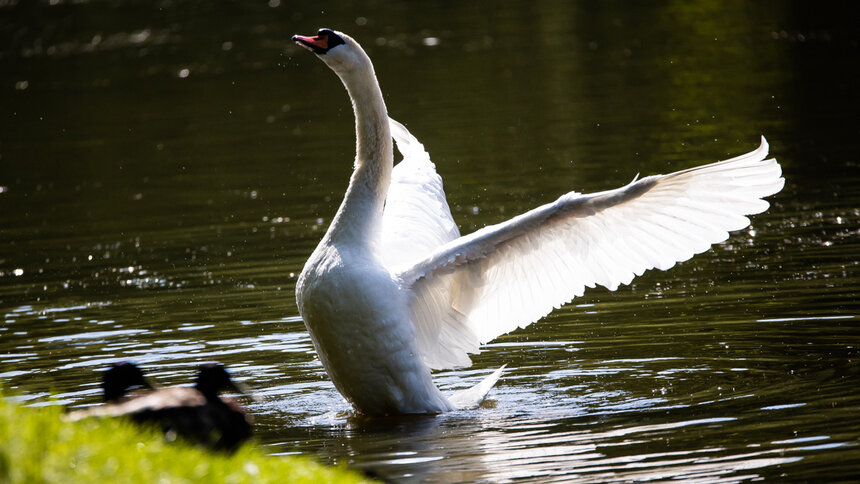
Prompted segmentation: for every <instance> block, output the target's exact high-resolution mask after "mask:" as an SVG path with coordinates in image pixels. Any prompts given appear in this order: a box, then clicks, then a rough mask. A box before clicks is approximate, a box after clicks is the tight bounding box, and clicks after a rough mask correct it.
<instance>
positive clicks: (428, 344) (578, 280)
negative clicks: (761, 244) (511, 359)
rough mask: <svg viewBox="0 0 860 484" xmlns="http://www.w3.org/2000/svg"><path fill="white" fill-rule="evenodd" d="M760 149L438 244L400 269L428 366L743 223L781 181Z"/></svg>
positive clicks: (456, 361) (454, 360)
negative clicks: (587, 289)
mask: <svg viewBox="0 0 860 484" xmlns="http://www.w3.org/2000/svg"><path fill="white" fill-rule="evenodd" d="M767 153H768V145H767V142H766V141H765V139H764V138H762V141H761V146H760V147H759V148H758V149H756V150H755V151H752V152H750V153H748V154H745V155H741V156H738V157H736V158H732V159H730V160H725V161H720V162H717V163H713V164H709V165H704V166H700V167H696V168H691V169H688V170H683V171H679V172H675V173H671V174H668V175H657V176H650V177H647V178H643V179H641V180H638V181H634V182H632V183H630V184H629V185H627V186H624V187H621V188H618V189H615V190H608V191H604V192H600V193H594V194H588V195H581V194H578V193H574V192H572V193H568V194H565V195H563V196H561V197H560V198H559V199H558V200H556V201H554V202H552V203H549V204H546V205H543V206H541V207H538V208H536V209H534V210H531V211H529V212H527V213H524V214H522V215H519V216H517V217H514V218H513V219H511V220H508V221H506V222H503V223H500V224H497V225H493V226H489V227H485V228H483V229H481V230H478V231H476V232H474V233H472V234H469V235H467V236H464V237H460V238H457V239H454V240H451V241H449V242H447V243H445V244H444V245H442V246H439V247H437V248H436V249H435V250H434V251H432V253H430V254H429V256H427V255H425V256H424V258H422V259H420V260H419V262H417V263H414V264H412V265H409V266H408V267H407V268H405V269H404V270H401V271H399V273H398V276H399V277H400V278H401V279H402V281H403V284H405V285H406V286H407V287H411V288H412V290H413V295H414V300H413V302H412V310H413V314H414V315H415V316H416V317H415V320H414V322H415V325H416V329H417V332H418V334H419V348H420V350H421V351H422V353H423V356H424V359H425V361H426V362H427V363H428V365H430V366H431V367H432V368H437V369H438V368H449V367H455V366H461V365H465V364H468V363H469V361H470V360H469V357H468V353H474V352H476V351H477V349H478V346H479V345H480V344H481V343H484V342H487V341H490V340H492V339H494V338H496V337H498V336H500V335H502V334H504V333H507V332H510V331H512V330H514V329H516V328H518V327H519V328H522V327H525V326H527V325H528V324H530V323H532V322H534V321H537V320H538V319H540V318H541V317H543V316H545V315H546V314H548V313H549V312H550V311H552V309H553V308H557V307H560V306H561V305H563V304H565V303H567V302H569V301H570V300H571V299H573V298H574V297H577V296H581V295H582V294H583V292H584V290H585V288H586V287H594V286H595V285H596V284H599V285H601V286H604V287H606V288H608V289H610V290H615V289H616V288H617V287H618V286H619V284H629V283H630V281H631V280H632V279H633V277H634V276H636V275H641V274H642V273H643V272H645V271H646V270H648V269H652V268H657V269H662V270H666V269H669V268H670V267H672V266H673V265H675V263H676V262H680V261H684V260H687V259H689V258H690V257H692V256H693V255H695V254H697V253H700V252H704V251H706V250H708V248H710V246H711V245H712V244H715V243H718V242H722V241H724V240H726V239H727V238H728V235H729V234H728V232H729V231H733V230H739V229H742V228H744V227H746V226H748V225H749V219H748V218H747V217H746V215H750V214H755V213H760V212H762V211H764V210H766V209H767V208H768V206H769V205H768V202H766V201H764V200H762V198H763V197H766V196H768V195H772V194H774V193H777V192H779V191H780V190H781V189H782V187H783V184H784V183H785V180H784V179H783V178H782V176H781V175H782V170H781V168H780V166H779V164H778V163H777V162H776V160H774V159H765V157H766V156H767Z"/></svg>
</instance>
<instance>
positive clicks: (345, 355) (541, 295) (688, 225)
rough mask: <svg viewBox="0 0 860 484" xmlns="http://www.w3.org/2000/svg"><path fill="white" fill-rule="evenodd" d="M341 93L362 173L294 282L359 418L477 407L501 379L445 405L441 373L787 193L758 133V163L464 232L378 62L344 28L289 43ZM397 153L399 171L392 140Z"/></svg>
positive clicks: (638, 181) (581, 198) (670, 262)
mask: <svg viewBox="0 0 860 484" xmlns="http://www.w3.org/2000/svg"><path fill="white" fill-rule="evenodd" d="M292 40H293V42H295V43H296V44H297V45H299V46H300V47H303V48H305V49H307V50H309V51H310V52H312V53H313V54H315V55H316V57H318V58H319V59H320V60H322V61H323V63H325V64H326V65H327V66H328V67H329V68H330V69H331V70H332V71H334V73H335V74H336V75H337V76H338V78H339V79H340V81H341V83H342V84H343V86H344V87H345V88H346V91H347V94H348V95H349V98H350V101H351V103H352V108H353V114H354V116H355V137H356V154H355V159H354V161H353V163H352V175H351V176H350V178H349V183H348V186H347V187H346V192H345V194H344V196H343V201H342V202H341V204H340V206H339V208H338V210H337V212H336V214H335V215H334V217H333V218H332V220H331V223H330V224H329V226H328V228H327V230H326V232H325V234H324V235H323V236H322V238H321V240H320V241H319V244H318V245H317V246H316V248H315V249H314V250H313V252H312V253H311V255H310V257H309V258H308V260H307V262H306V263H305V265H304V268H303V269H302V271H301V273H300V275H299V278H298V281H297V284H296V290H295V294H296V303H297V306H298V310H299V313H300V315H301V317H302V320H303V321H304V324H305V326H306V328H307V330H308V332H309V333H310V336H311V340H312V342H313V345H314V348H315V350H316V353H317V355H318V357H319V360H320V362H321V363H322V365H323V367H324V368H325V370H326V372H327V374H328V375H329V377H330V378H331V380H332V382H333V383H334V386H335V387H336V388H337V390H338V391H339V392H340V393H341V394H342V395H343V397H344V398H345V399H346V400H347V401H348V402H349V403H350V404H351V405H352V406H353V408H354V409H356V410H357V411H358V412H359V413H361V414H366V415H369V416H382V415H395V414H439V413H443V412H449V411H453V410H459V409H466V408H471V407H474V406H476V405H479V404H480V403H481V401H482V400H483V399H484V398H485V397H486V395H487V393H488V392H489V391H490V389H491V388H492V387H493V386H494V385H495V383H496V382H497V381H498V379H499V378H500V376H501V373H502V370H503V369H504V367H502V368H500V369H498V370H496V371H494V372H493V373H492V374H490V375H489V376H488V377H486V378H485V379H484V380H483V381H481V382H480V383H478V384H477V385H475V386H474V387H471V388H467V389H466V390H462V391H459V392H455V393H453V394H451V395H444V394H443V393H442V392H441V391H440V390H439V389H438V388H437V386H436V385H435V384H434V382H433V373H432V372H433V371H436V370H444V369H453V368H461V367H466V366H469V365H471V358H470V355H472V354H476V353H478V352H479V351H480V347H481V345H482V344H485V343H488V342H490V341H492V340H493V339H495V338H497V337H499V336H501V335H503V334H506V333H509V332H511V331H513V330H516V329H518V328H524V327H526V326H528V325H529V324H531V323H533V322H536V321H538V320H539V319H541V318H542V317H544V316H545V315H547V314H549V313H550V312H551V311H552V310H553V309H555V308H559V307H561V306H562V305H564V304H567V303H568V302H570V301H571V300H573V299H574V298H576V297H580V296H582V295H583V293H584V291H585V289H586V288H593V287H595V286H597V285H599V286H603V287H605V288H607V289H609V290H611V291H614V290H616V289H617V288H618V287H619V286H621V285H626V284H630V282H631V281H632V279H633V278H634V277H635V276H639V275H642V274H643V273H644V272H645V271H646V270H649V269H655V268H656V269H661V270H668V269H669V268H671V267H672V266H674V265H675V264H676V263H678V262H682V261H685V260H688V259H690V258H691V257H692V256H694V255H695V254H698V253H701V252H704V251H706V250H708V249H709V248H710V247H711V246H712V245H713V244H717V243H720V242H723V241H725V240H726V239H727V238H728V237H729V232H732V231H737V230H741V229H743V228H745V227H747V226H749V224H750V220H749V218H748V217H747V216H748V215H753V214H758V213H761V212H763V211H765V210H766V209H767V208H768V207H769V203H768V202H767V201H766V200H764V197H767V196H770V195H773V194H775V193H777V192H779V191H780V190H782V188H783V186H784V183H785V180H784V178H783V177H782V169H781V167H780V165H779V163H778V162H777V161H776V160H775V159H773V158H768V157H767V156H768V150H769V146H768V143H767V141H766V140H765V138H764V137H763V136H762V137H761V143H760V145H759V147H758V148H757V149H755V150H753V151H751V152H749V153H746V154H743V155H740V156H736V157H734V158H731V159H727V160H723V161H718V162H715V163H711V164H705V165H701V166H695V167H691V168H688V169H685V170H681V171H677V172H674V173H669V174H666V175H653V176H646V177H643V178H639V177H638V175H637V177H636V178H634V179H633V181H632V182H630V183H629V184H627V185H625V186H622V187H619V188H616V189H612V190H606V191H600V192H596V193H591V194H582V193H578V192H576V191H571V192H568V193H565V194H562V195H560V196H559V197H558V198H557V199H556V200H554V201H551V202H548V203H546V204H544V205H541V206H539V207H536V208H534V209H532V210H530V211H527V212H525V213H523V214H520V215H517V216H515V217H513V218H511V219H509V220H507V221H505V222H501V223H499V224H495V225H490V226H486V227H483V228H481V229H479V230H476V231H475V232H473V233H470V234H468V235H461V234H460V233H459V229H458V227H457V225H456V223H455V222H454V220H453V217H452V215H451V210H450V207H449V206H448V203H447V201H446V198H445V192H444V190H443V185H442V179H441V177H440V176H439V174H438V173H437V172H436V167H435V165H434V164H433V162H432V161H431V160H430V156H429V154H428V153H427V151H426V150H425V149H424V146H423V145H422V144H421V143H420V142H419V141H418V140H417V138H415V137H414V136H413V135H412V134H411V133H410V132H409V131H408V130H407V129H406V127H405V126H403V125H402V124H401V123H399V122H397V121H395V120H394V119H391V118H390V117H389V115H388V110H387V107H386V104H385V101H384V99H383V95H382V90H381V88H380V85H379V82H378V79H377V77H376V74H375V71H374V67H373V63H372V62H371V60H370V58H369V56H368V55H367V53H366V52H365V51H364V50H363V49H362V47H361V46H360V45H359V43H358V42H356V41H355V40H354V39H353V38H352V37H350V36H348V35H346V34H344V33H343V32H340V31H336V30H333V29H329V28H323V29H319V31H318V32H317V33H316V35H310V36H303V35H295V36H293V37H292ZM395 143H396V146H397V149H398V151H399V152H400V154H401V155H402V159H401V161H400V162H399V163H397V164H396V165H394V145H395Z"/></svg>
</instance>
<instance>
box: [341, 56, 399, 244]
mask: <svg viewBox="0 0 860 484" xmlns="http://www.w3.org/2000/svg"><path fill="white" fill-rule="evenodd" d="M335 72H337V74H338V76H339V77H340V79H341V81H342V82H343V84H344V86H346V90H347V92H349V97H350V99H351V100H352V107H353V111H354V113H355V137H356V148H355V167H354V171H353V174H352V177H351V178H350V181H349V188H347V190H346V195H345V196H344V199H343V202H342V203H341V205H340V208H339V209H338V212H337V214H336V215H335V218H334V220H333V221H332V224H331V226H330V227H329V236H330V237H332V238H333V239H338V238H346V239H348V240H350V241H352V242H353V243H355V241H365V242H367V243H369V244H370V245H373V244H374V243H375V237H376V236H377V235H378V234H379V232H380V229H379V228H380V225H381V223H382V210H383V208H384V206H385V198H386V196H387V195H388V186H389V184H390V183H391V170H392V169H393V165H394V153H393V143H392V139H391V130H390V128H389V125H388V111H387V109H386V107H385V101H384V100H383V98H382V90H381V89H380V88H379V82H378V81H377V80H376V74H375V73H374V71H373V66H372V64H371V63H370V59H369V58H367V62H366V64H365V65H360V66H357V67H355V68H354V69H350V70H348V71H345V72H339V71H337V70H336V71H335Z"/></svg>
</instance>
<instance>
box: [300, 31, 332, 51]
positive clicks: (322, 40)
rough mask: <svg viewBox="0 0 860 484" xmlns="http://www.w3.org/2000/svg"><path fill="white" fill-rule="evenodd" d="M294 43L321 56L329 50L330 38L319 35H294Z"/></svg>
mask: <svg viewBox="0 0 860 484" xmlns="http://www.w3.org/2000/svg"><path fill="white" fill-rule="evenodd" d="M293 42H295V43H297V44H299V45H300V46H302V47H304V48H305V49H308V50H309V51H311V52H313V53H316V54H319V53H321V52H325V51H327V50H328V36H327V35H317V36H316V37H306V36H304V35H294V36H293Z"/></svg>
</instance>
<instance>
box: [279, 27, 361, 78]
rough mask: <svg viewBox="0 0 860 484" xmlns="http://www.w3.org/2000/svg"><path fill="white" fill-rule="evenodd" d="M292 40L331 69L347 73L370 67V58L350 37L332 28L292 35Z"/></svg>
mask: <svg viewBox="0 0 860 484" xmlns="http://www.w3.org/2000/svg"><path fill="white" fill-rule="evenodd" d="M293 42H295V43H296V44H298V45H300V46H302V47H304V48H305V49H308V50H309V51H311V52H313V53H314V54H316V55H317V57H319V58H320V59H322V61H323V62H325V63H326V65H328V66H329V67H330V68H331V69H332V70H333V71H335V72H337V73H348V72H350V71H353V70H355V69H356V68H360V67H365V68H366V67H370V66H371V64H370V58H369V57H368V56H367V54H366V53H365V52H364V49H362V48H361V46H360V45H358V42H356V41H355V40H353V39H352V37H350V36H348V35H346V34H344V33H343V32H338V31H336V30H332V29H325V28H324V29H320V30H319V32H317V35H316V36H313V37H311V36H304V35H294V36H293Z"/></svg>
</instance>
